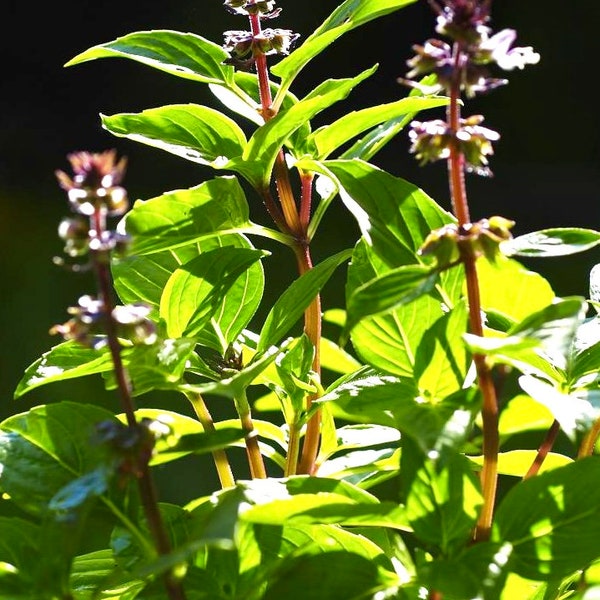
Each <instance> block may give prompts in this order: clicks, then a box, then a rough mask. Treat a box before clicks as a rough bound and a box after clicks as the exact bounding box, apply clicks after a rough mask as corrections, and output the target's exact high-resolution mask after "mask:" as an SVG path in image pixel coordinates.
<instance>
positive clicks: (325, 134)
mask: <svg viewBox="0 0 600 600" xmlns="http://www.w3.org/2000/svg"><path fill="white" fill-rule="evenodd" d="M447 103H448V99H447V98H424V97H421V98H418V97H416V98H415V97H409V98H403V99H402V100H397V101H396V102H390V103H389V104H380V105H379V106H371V107H369V108H363V109H362V110H358V111H351V112H349V113H347V114H345V115H344V116H343V117H340V118H339V119H338V120H337V121H334V122H333V123H331V124H330V125H325V126H324V127H321V128H320V129H317V131H315V132H314V133H313V134H312V135H311V136H310V138H309V142H312V143H314V144H315V146H316V148H317V155H316V157H315V158H318V159H319V160H323V159H325V158H327V157H328V156H329V155H330V154H331V153H332V152H333V151H334V150H336V149H337V148H339V147H340V146H342V145H343V144H345V143H346V142H347V141H349V140H351V139H352V138H354V137H356V136H357V135H359V134H361V133H363V132H364V131H366V130H367V129H371V128H372V127H375V126H376V125H379V124H380V123H383V122H385V121H389V120H391V119H399V118H400V117H402V116H406V115H407V114H410V115H414V113H416V112H418V111H421V110H425V109H428V108H436V107H439V106H444V105H446V104H447Z"/></svg>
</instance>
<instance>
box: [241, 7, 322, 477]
mask: <svg viewBox="0 0 600 600" xmlns="http://www.w3.org/2000/svg"><path fill="white" fill-rule="evenodd" d="M250 4H255V1H252V0H251V2H250ZM249 19H250V27H251V30H252V35H253V36H255V37H256V36H259V35H261V24H260V17H259V15H258V14H255V15H249ZM254 59H255V65H256V72H257V75H258V89H259V95H260V102H261V114H262V116H263V119H264V120H265V122H266V121H268V120H269V119H272V118H273V117H274V116H275V115H276V114H277V109H276V108H274V107H273V99H272V96H271V87H270V82H269V72H268V66H267V59H266V56H265V55H264V54H263V53H261V52H257V53H256V54H255V55H254ZM273 177H274V179H275V186H276V188H277V194H278V197H279V204H280V205H281V211H282V213H283V217H284V220H285V224H282V223H281V222H280V220H279V212H278V210H275V209H273V208H272V207H271V209H269V206H271V205H272V203H271V202H268V201H267V200H268V198H269V195H268V191H267V192H263V194H262V195H263V198H264V199H265V201H266V202H265V203H266V205H267V209H268V210H269V213H270V214H271V216H272V217H273V218H274V220H275V223H276V224H277V225H278V226H279V227H280V229H281V230H282V231H283V232H285V233H291V234H292V235H294V237H295V238H296V244H295V246H294V251H295V253H296V260H297V263H298V271H299V273H300V275H302V274H303V273H305V272H306V271H308V270H309V269H311V268H312V259H311V256H310V249H309V241H308V239H307V229H308V225H309V221H310V209H311V194H312V191H311V187H312V176H310V175H307V174H304V176H302V175H301V178H302V179H301V181H302V203H301V213H300V214H299V212H298V207H297V205H296V200H295V198H294V193H293V190H292V186H291V182H290V176H289V171H288V167H287V164H286V162H285V155H284V151H283V148H282V149H281V150H280V151H279V152H278V154H277V157H276V159H275V164H274V166H273ZM274 215H275V216H274ZM304 330H305V332H306V335H307V336H308V338H309V339H310V341H311V342H312V344H313V345H314V348H315V359H314V361H313V371H314V372H315V373H317V374H320V372H321V366H320V365H321V361H320V351H319V348H320V344H321V300H320V297H319V296H318V295H317V296H316V298H315V299H314V300H313V301H312V303H311V305H310V306H309V307H308V308H307V310H306V311H305V314H304ZM315 397H316V396H311V397H308V398H307V407H306V408H307V410H308V409H310V407H311V406H312V402H313V400H314V398H315ZM320 428H321V415H320V412H319V411H317V412H315V414H314V415H313V416H312V417H311V419H310V420H309V422H308V424H307V428H306V435H305V438H304V445H303V448H302V458H301V460H300V464H299V465H298V472H301V473H309V474H313V472H314V471H315V461H316V457H317V453H318V450H319V440H320Z"/></svg>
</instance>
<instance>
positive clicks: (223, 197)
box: [120, 176, 253, 255]
mask: <svg viewBox="0 0 600 600" xmlns="http://www.w3.org/2000/svg"><path fill="white" fill-rule="evenodd" d="M120 228H121V229H123V230H124V231H125V232H126V233H127V234H128V235H130V236H131V237H132V244H131V247H130V250H129V251H130V253H131V254H132V255H141V254H151V253H152V252H158V251H160V250H170V249H172V248H179V247H180V246H185V245H187V244H192V243H195V242H197V241H198V240H201V239H203V238H207V237H215V236H218V235H220V234H221V233H227V232H231V230H234V229H236V230H238V231H240V232H241V231H251V230H252V229H253V225H252V224H251V223H250V220H249V212H248V203H247V202H246V197H245V195H244V191H243V189H242V187H241V186H240V184H239V182H238V180H237V179H236V178H235V177H231V176H229V177H217V178H215V179H211V180H209V181H206V182H204V183H202V184H200V185H199V186H196V187H193V188H190V189H188V190H176V191H174V192H169V193H167V194H164V195H163V196H158V197H156V198H152V199H150V200H146V201H141V200H138V201H137V202H136V203H135V205H134V206H133V208H132V209H131V210H130V211H129V212H128V213H127V215H126V216H125V217H124V219H123V221H122V222H121V223H120Z"/></svg>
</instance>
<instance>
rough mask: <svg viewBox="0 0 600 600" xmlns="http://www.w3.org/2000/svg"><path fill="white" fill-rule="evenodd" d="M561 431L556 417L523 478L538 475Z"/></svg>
mask: <svg viewBox="0 0 600 600" xmlns="http://www.w3.org/2000/svg"><path fill="white" fill-rule="evenodd" d="M559 431H560V424H559V422H558V421H557V420H556V419H554V421H553V422H552V425H551V426H550V429H548V433H547V434H546V437H545V438H544V441H543V442H542V443H541V444H540V447H539V448H538V453H537V455H536V457H535V460H534V461H533V463H532V464H531V466H530V467H529V470H528V471H527V473H525V475H524V477H523V479H528V478H529V477H533V476H534V475H537V473H538V471H539V470H540V467H541V466H542V464H543V462H544V460H545V459H546V456H548V452H550V450H552V446H553V445H554V442H555V441H556V436H557V435H558V432H559Z"/></svg>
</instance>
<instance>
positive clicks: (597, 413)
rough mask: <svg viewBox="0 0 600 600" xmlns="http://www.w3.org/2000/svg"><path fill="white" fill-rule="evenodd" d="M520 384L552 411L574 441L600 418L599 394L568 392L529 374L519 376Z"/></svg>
mask: <svg viewBox="0 0 600 600" xmlns="http://www.w3.org/2000/svg"><path fill="white" fill-rule="evenodd" d="M519 384H520V386H521V388H522V389H523V391H525V392H526V393H528V394H529V395H530V396H531V397H532V398H533V399H534V400H536V401H537V402H539V403H540V404H541V405H542V406H545V407H546V408H547V409H548V410H549V411H550V412H551V413H552V415H553V416H554V418H555V419H556V420H557V421H558V422H559V423H560V427H561V429H562V430H563V431H564V432H565V433H566V435H567V436H568V437H569V438H570V439H571V440H572V441H574V442H575V441H576V440H577V439H578V436H579V434H580V433H585V432H587V431H589V429H590V428H591V427H592V425H593V424H594V422H595V421H596V420H597V419H598V418H600V397H598V395H597V394H593V393H588V392H586V391H578V392H573V393H571V394H566V393H563V392H561V391H560V390H558V389H557V388H556V387H554V386H552V385H550V384H548V383H546V382H544V381H540V380H539V379H536V378H535V377H532V376H527V375H522V376H521V377H519Z"/></svg>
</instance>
